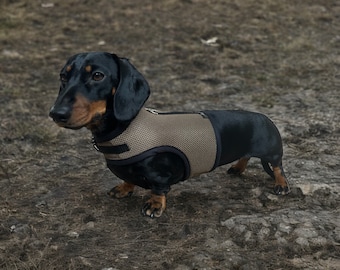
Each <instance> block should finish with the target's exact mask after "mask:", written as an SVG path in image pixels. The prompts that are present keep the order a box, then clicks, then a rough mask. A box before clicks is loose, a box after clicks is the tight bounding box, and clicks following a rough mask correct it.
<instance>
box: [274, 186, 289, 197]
mask: <svg viewBox="0 0 340 270" xmlns="http://www.w3.org/2000/svg"><path fill="white" fill-rule="evenodd" d="M274 193H275V194H276V195H287V194H289V193H290V188H289V186H284V187H283V186H280V185H277V186H275V187H274Z"/></svg>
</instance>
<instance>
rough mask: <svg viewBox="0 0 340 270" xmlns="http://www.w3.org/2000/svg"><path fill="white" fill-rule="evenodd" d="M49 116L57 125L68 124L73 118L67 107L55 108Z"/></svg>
mask: <svg viewBox="0 0 340 270" xmlns="http://www.w3.org/2000/svg"><path fill="white" fill-rule="evenodd" d="M49 116H50V117H51V118H52V119H53V120H54V121H55V122H57V123H66V122H67V121H68V120H69V118H70V116H71V110H70V108H69V107H67V106H62V107H55V106H53V107H52V108H51V110H50V113H49Z"/></svg>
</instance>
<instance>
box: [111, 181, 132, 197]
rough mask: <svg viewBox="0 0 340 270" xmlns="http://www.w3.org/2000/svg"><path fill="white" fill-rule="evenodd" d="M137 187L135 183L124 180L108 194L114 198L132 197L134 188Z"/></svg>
mask: <svg viewBox="0 0 340 270" xmlns="http://www.w3.org/2000/svg"><path fill="white" fill-rule="evenodd" d="M134 188H135V185H133V184H130V183H128V182H124V183H122V184H120V185H118V186H115V187H114V188H112V189H111V190H110V191H109V192H108V195H109V196H111V197H114V198H118V199H120V198H125V197H130V196H131V195H132V193H133V189H134Z"/></svg>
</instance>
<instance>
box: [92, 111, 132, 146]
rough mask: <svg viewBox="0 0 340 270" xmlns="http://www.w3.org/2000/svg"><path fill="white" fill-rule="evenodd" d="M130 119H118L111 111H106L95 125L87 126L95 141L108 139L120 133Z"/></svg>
mask: <svg viewBox="0 0 340 270" xmlns="http://www.w3.org/2000/svg"><path fill="white" fill-rule="evenodd" d="M130 123H131V121H126V122H121V121H118V120H117V119H116V118H115V116H114V113H113V111H107V112H106V113H105V114H104V115H103V116H102V117H101V119H99V120H98V122H97V123H96V124H95V125H92V126H89V127H87V128H88V129H89V130H90V131H91V132H92V135H93V137H94V139H95V141H96V142H105V141H110V140H112V139H113V138H115V137H117V136H118V135H120V134H121V133H122V132H124V130H125V129H126V128H127V127H128V126H129V124H130Z"/></svg>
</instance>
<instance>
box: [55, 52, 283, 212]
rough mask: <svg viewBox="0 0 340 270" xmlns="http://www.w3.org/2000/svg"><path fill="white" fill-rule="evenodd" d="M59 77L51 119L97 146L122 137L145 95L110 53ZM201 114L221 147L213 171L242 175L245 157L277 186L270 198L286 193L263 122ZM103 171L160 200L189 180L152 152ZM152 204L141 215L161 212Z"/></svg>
mask: <svg viewBox="0 0 340 270" xmlns="http://www.w3.org/2000/svg"><path fill="white" fill-rule="evenodd" d="M60 77H61V86H60V91H59V95H58V97H57V100H56V102H55V104H54V106H53V107H52V108H51V111H50V116H51V117H52V118H53V120H54V121H55V122H56V123H57V124H58V125H60V126H62V127H65V128H72V129H78V128H81V127H84V126H85V127H87V128H89V129H90V130H91V131H92V133H93V135H94V137H95V140H96V141H97V142H103V141H108V140H110V139H112V138H114V137H115V136H118V135H119V134H121V133H122V132H123V131H124V130H125V129H126V127H127V126H128V125H129V124H130V123H131V121H132V120H133V119H134V117H135V116H136V115H137V114H138V112H139V111H140V109H141V108H142V107H143V105H144V103H145V101H146V100H147V98H148V97H149V94H150V89H149V86H148V83H147V81H146V80H145V79H144V77H143V76H142V75H141V74H140V73H139V72H138V71H137V70H136V68H135V67H134V66H133V65H132V64H131V63H130V62H129V61H128V60H127V59H125V58H119V57H117V56H116V55H114V54H109V53H100V52H93V53H81V54H77V55H75V56H73V57H71V58H70V59H69V60H68V61H67V63H66V65H65V67H64V68H63V69H62V70H61V73H60ZM103 104H104V105H105V108H103V106H104V105H103ZM86 110H88V111H86ZM204 113H205V114H206V115H207V116H208V117H209V119H210V121H211V122H212V123H213V126H214V129H215V133H216V139H217V141H218V143H219V144H220V145H221V147H220V149H219V150H218V152H217V157H216V162H215V167H217V166H221V165H224V164H227V163H230V162H233V161H235V160H238V159H241V160H242V159H243V161H245V162H243V163H242V162H240V164H237V165H234V166H233V167H232V168H230V169H229V171H228V172H229V173H242V171H243V170H244V168H243V167H245V165H246V162H247V160H248V159H249V158H250V157H257V158H260V159H261V162H262V165H263V168H264V170H265V171H266V172H267V173H268V174H269V175H270V176H271V177H272V178H274V179H275V181H276V184H275V189H274V191H275V193H277V194H287V193H288V192H289V187H288V182H287V181H286V178H285V176H284V171H283V168H282V154H283V151H282V142H281V137H280V134H279V132H278V130H277V128H276V127H275V125H274V124H273V123H272V122H271V121H270V120H269V119H268V118H267V117H266V116H264V115H262V114H258V113H252V112H246V111H216V110H215V111H214V110H212V111H205V112H204ZM79 119H80V120H79ZM84 119H85V120H84ZM197 147H199V145H198V146H197ZM242 164H243V165H244V166H243V167H242ZM269 164H270V165H271V166H272V168H274V171H273V170H272V169H271V168H270V166H269ZM108 167H109V168H110V170H111V171H112V172H113V173H114V174H115V175H117V176H118V177H119V178H121V179H123V180H124V181H125V182H126V183H129V184H133V185H138V186H141V187H143V188H147V189H151V190H152V194H155V195H160V196H164V195H165V194H166V193H167V192H168V191H169V190H170V186H171V185H173V184H175V183H177V182H179V181H183V180H185V179H186V176H187V175H188V173H187V172H186V166H185V164H184V162H183V160H182V159H181V158H179V157H178V155H176V153H173V152H161V153H159V152H157V151H155V153H154V154H152V155H151V156H150V155H148V156H146V157H145V158H142V159H139V160H136V162H134V163H133V164H124V162H122V163H121V164H119V163H115V164H110V162H108ZM275 171H276V172H275ZM131 186H132V185H126V186H124V185H122V186H121V187H120V188H119V189H118V188H117V187H116V188H115V189H113V194H116V195H117V193H121V194H125V193H126V194H131V193H132V190H129V189H131ZM124 188H125V189H124ZM122 190H123V191H124V192H125V193H123V191H122ZM117 197H118V196H117ZM119 197H121V196H119ZM155 198H158V199H157V200H156V199H155V201H156V202H157V203H160V202H161V200H160V199H159V198H163V197H159V196H158V197H157V196H156V197H155ZM153 204H155V205H156V203H154V202H153V201H152V202H150V201H148V202H147V204H146V206H144V207H143V213H144V214H146V215H149V216H151V217H153V216H155V213H156V216H160V215H161V213H162V211H163V210H164V208H165V206H153Z"/></svg>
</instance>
